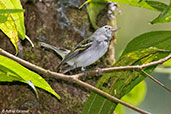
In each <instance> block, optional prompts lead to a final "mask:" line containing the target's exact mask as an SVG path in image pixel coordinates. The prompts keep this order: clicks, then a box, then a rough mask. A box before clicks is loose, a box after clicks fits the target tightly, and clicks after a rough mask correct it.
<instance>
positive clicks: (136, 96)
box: [115, 81, 146, 114]
mask: <svg viewBox="0 0 171 114" xmlns="http://www.w3.org/2000/svg"><path fill="white" fill-rule="evenodd" d="M145 95H146V83H145V81H142V82H140V83H139V84H138V85H136V86H135V87H134V88H133V89H132V90H131V91H130V92H129V93H128V94H126V95H125V96H123V97H122V98H121V100H122V101H125V102H127V103H129V104H131V105H133V106H138V105H139V104H140V103H141V102H142V101H143V100H144V97H145ZM123 108H124V107H122V105H121V104H118V105H117V107H116V110H115V112H116V113H117V114H123Z"/></svg>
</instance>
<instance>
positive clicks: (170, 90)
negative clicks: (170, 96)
mask: <svg viewBox="0 0 171 114" xmlns="http://www.w3.org/2000/svg"><path fill="white" fill-rule="evenodd" d="M141 72H142V73H144V74H145V75H146V76H147V77H149V78H150V79H152V80H153V81H154V82H156V83H157V84H159V85H160V86H161V87H163V88H164V89H166V90H167V91H169V92H171V89H169V88H167V87H166V86H165V85H164V84H162V83H161V82H159V81H158V80H156V79H155V78H153V77H152V76H151V75H150V74H148V73H147V72H145V71H144V70H142V69H141Z"/></svg>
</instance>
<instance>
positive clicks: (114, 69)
mask: <svg viewBox="0 0 171 114" xmlns="http://www.w3.org/2000/svg"><path fill="white" fill-rule="evenodd" d="M169 59H171V54H170V55H168V56H166V57H165V58H163V59H160V60H158V61H154V62H150V63H147V64H143V65H134V66H119V67H110V68H102V69H101V72H102V73H103V72H112V71H118V70H130V69H137V70H141V69H143V68H146V67H150V66H154V65H158V64H162V63H164V62H166V61H167V60H169ZM98 72H99V70H91V71H89V72H88V74H89V75H94V74H97V73H98ZM72 76H73V77H77V78H79V77H82V76H85V73H79V74H75V75H72Z"/></svg>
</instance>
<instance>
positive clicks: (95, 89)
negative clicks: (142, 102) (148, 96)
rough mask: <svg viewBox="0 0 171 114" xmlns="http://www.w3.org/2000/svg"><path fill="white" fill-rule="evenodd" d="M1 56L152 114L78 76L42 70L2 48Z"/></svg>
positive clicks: (142, 113) (138, 110)
mask: <svg viewBox="0 0 171 114" xmlns="http://www.w3.org/2000/svg"><path fill="white" fill-rule="evenodd" d="M0 54H2V55H5V56H6V57H8V58H10V59H13V60H15V61H17V62H18V63H20V64H22V65H24V66H26V67H28V68H30V69H32V70H34V71H36V72H39V73H41V74H43V75H46V76H51V77H55V78H59V79H64V80H68V81H73V82H75V83H77V84H79V85H81V86H83V87H85V88H88V89H90V90H92V91H94V92H96V93H98V94H100V95H102V96H104V97H106V98H108V99H110V100H112V101H114V102H117V103H120V104H122V105H124V106H126V107H128V108H131V109H132V110H135V111H137V112H139V113H141V114H151V113H149V112H146V111H144V110H142V109H139V108H137V107H134V106H132V105H130V104H127V103H125V102H123V101H121V100H120V99H118V98H116V97H114V96H111V95H110V94H108V93H105V92H103V91H101V90H100V89H97V88H95V87H94V86H92V85H89V84H87V83H85V82H83V81H81V80H79V79H78V78H77V77H78V76H69V75H65V74H61V73H56V72H52V71H49V70H46V69H43V68H41V67H39V66H36V65H34V64H32V63H29V62H27V61H25V60H23V59H20V58H18V57H16V56H14V55H12V54H10V53H8V52H6V51H4V50H3V49H1V48H0ZM104 71H105V70H104Z"/></svg>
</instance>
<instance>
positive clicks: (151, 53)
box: [83, 31, 171, 114]
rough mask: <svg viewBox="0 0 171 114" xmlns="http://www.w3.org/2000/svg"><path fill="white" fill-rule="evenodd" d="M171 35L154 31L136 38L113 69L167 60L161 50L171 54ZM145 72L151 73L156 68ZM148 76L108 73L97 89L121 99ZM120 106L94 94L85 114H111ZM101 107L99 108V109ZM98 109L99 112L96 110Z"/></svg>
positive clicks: (134, 72) (122, 71)
mask: <svg viewBox="0 0 171 114" xmlns="http://www.w3.org/2000/svg"><path fill="white" fill-rule="evenodd" d="M170 42H171V31H155V32H149V33H145V34H143V35H140V36H138V37H136V38H134V39H133V40H132V41H131V42H130V43H129V44H128V45H127V47H126V49H125V50H124V52H123V54H122V56H121V57H120V59H119V60H118V61H117V62H116V63H115V65H114V66H128V65H142V64H146V63H150V62H152V61H156V60H159V59H161V58H163V57H166V56H167V55H168V54H169V53H167V52H162V51H161V50H160V49H164V50H171V43H170ZM156 66H157V65H155V66H151V67H147V68H145V69H144V70H145V71H146V72H148V73H151V72H152V71H153V70H154V69H155V67H156ZM144 78H146V76H145V75H144V74H143V73H141V72H140V71H137V70H121V71H113V72H110V73H105V74H104V75H103V76H102V77H101V78H100V80H99V81H98V83H97V85H96V87H97V88H99V89H101V90H103V91H105V92H107V93H109V94H111V95H113V96H115V97H117V98H121V97H123V96H124V95H125V94H127V93H128V92H129V91H131V90H132V88H134V87H135V86H136V85H137V84H138V83H139V82H141V81H142V80H144ZM117 104H118V103H115V102H112V101H110V100H108V99H106V98H105V97H103V96H101V95H99V94H97V93H95V92H92V93H91V95H90V96H89V98H88V100H87V102H86V104H85V107H84V110H83V114H99V112H100V114H106V113H107V114H112V113H113V111H114V109H115V108H116V106H117ZM96 106H98V107H96ZM95 107H96V108H95Z"/></svg>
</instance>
